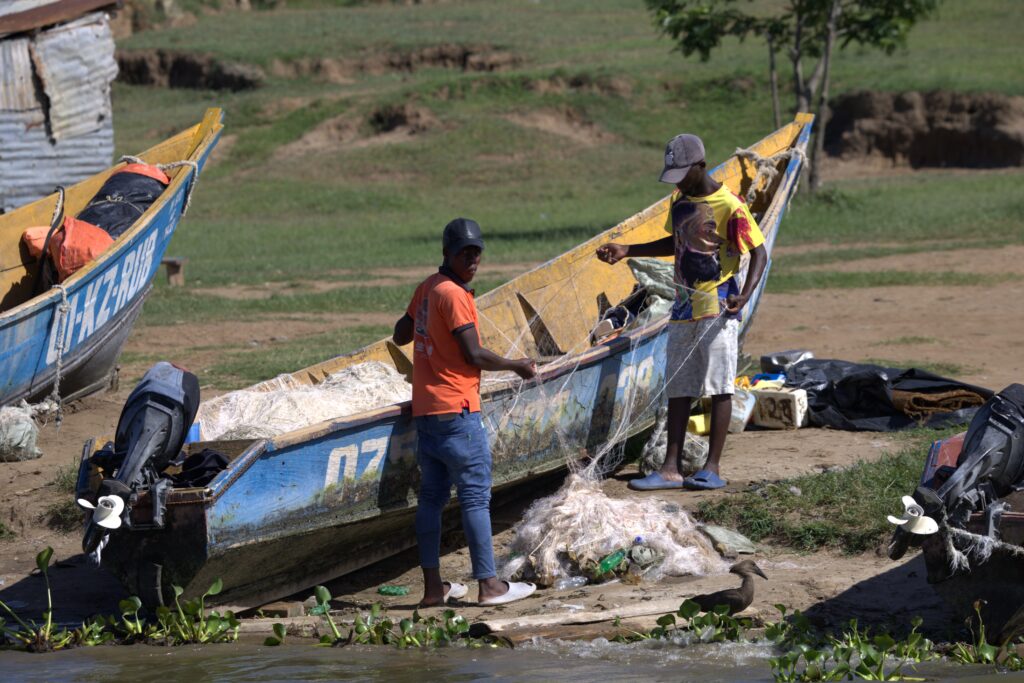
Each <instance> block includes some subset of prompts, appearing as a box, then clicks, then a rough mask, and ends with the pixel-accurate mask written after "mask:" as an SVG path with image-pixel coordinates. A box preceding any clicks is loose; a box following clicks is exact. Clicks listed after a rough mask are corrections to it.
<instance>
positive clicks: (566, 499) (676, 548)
mask: <svg viewBox="0 0 1024 683" xmlns="http://www.w3.org/2000/svg"><path fill="white" fill-rule="evenodd" d="M638 540H639V543H638V542H637V541H638ZM638 547H644V548H648V549H649V550H650V551H653V553H650V552H649V553H648V554H647V555H648V558H649V562H646V563H645V562H644V560H640V559H639V558H635V557H631V555H635V554H636V553H635V552H630V553H627V555H626V557H624V558H623V560H622V562H620V563H616V569H619V568H621V569H622V570H623V571H630V570H629V566H630V565H633V564H635V565H637V568H638V571H636V572H633V571H630V573H632V574H633V575H634V576H639V575H641V573H646V574H643V575H645V577H646V578H653V577H654V576H657V575H658V574H668V575H672V576H684V575H698V576H699V575H704V574H717V573H721V572H724V571H726V570H727V569H728V564H727V563H725V562H724V561H723V560H722V559H721V557H720V556H719V555H718V553H717V552H716V551H715V549H714V547H712V545H711V542H710V541H709V540H708V539H707V537H706V536H705V535H704V534H703V533H702V532H701V531H700V530H699V529H698V528H697V525H696V524H694V522H693V520H692V519H691V518H690V516H689V515H688V514H686V511H685V510H682V509H680V507H679V506H678V505H676V504H674V503H667V502H665V501H662V500H658V499H654V498H643V499H642V500H638V499H631V498H626V499H617V498H609V497H608V496H607V495H605V493H604V492H603V491H602V490H601V483H600V481H599V480H597V479H594V478H590V477H586V476H583V475H581V474H571V475H570V476H569V478H568V480H567V481H566V483H565V484H564V485H563V486H562V488H561V490H559V491H558V492H557V493H555V494H554V495H552V496H549V497H547V498H542V499H541V500H538V501H537V502H535V503H534V504H533V505H531V506H530V508H529V509H528V510H527V511H526V514H525V515H524V516H523V519H522V521H521V522H520V523H519V525H518V526H517V527H516V536H515V540H514V541H513V542H512V547H511V551H512V555H513V557H514V559H512V560H511V561H510V562H508V563H507V564H506V565H505V567H504V571H503V575H504V576H506V577H512V576H518V577H523V578H528V579H531V580H535V581H536V582H537V583H539V584H541V585H544V586H550V585H552V584H554V583H555V581H557V580H558V579H559V578H562V577H570V576H587V577H589V578H591V579H594V580H600V579H602V578H610V576H604V577H602V573H603V572H601V571H600V570H599V569H597V567H599V565H600V563H601V560H602V559H604V558H606V557H608V556H609V555H612V554H613V553H615V552H616V551H618V550H623V549H627V548H629V549H631V550H632V549H635V548H638ZM658 560H660V562H659V561H658ZM644 564H647V566H644ZM613 573H620V572H616V571H614V570H613Z"/></svg>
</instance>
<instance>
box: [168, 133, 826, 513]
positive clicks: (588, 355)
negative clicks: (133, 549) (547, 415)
mask: <svg viewBox="0 0 1024 683" xmlns="http://www.w3.org/2000/svg"><path fill="white" fill-rule="evenodd" d="M813 121H814V117H813V115H797V117H796V118H794V120H793V121H792V122H791V123H790V124H787V125H793V124H800V126H801V129H800V131H799V132H797V133H796V134H795V135H794V136H793V141H792V143H791V144H790V145H789V147H788V148H787V149H795V148H806V146H807V144H808V141H809V138H810V131H811V124H812V123H813ZM778 130H782V128H780V129H778ZM778 130H776V131H774V132H773V133H772V134H774V133H777V132H778ZM768 137H771V135H769V136H766V137H765V138H763V139H762V140H765V139H768ZM734 158H736V155H735V154H733V155H730V156H729V157H728V158H726V159H725V160H724V161H722V162H721V164H719V165H718V166H716V167H715V170H717V169H718V168H721V167H723V166H725V164H727V163H729V161H731V160H732V159H734ZM803 164H804V160H803V158H801V156H798V155H793V156H791V157H790V159H789V161H788V163H787V165H786V168H785V170H784V171H783V173H784V176H783V178H782V181H781V182H780V184H779V186H778V187H777V188H776V190H775V195H774V196H773V197H772V200H771V202H770V203H769V205H768V208H767V209H766V210H765V215H769V214H770V212H771V211H772V209H773V208H775V207H776V205H777V204H778V203H780V202H781V204H782V210H779V211H778V212H776V214H775V215H774V216H772V217H771V221H772V222H771V226H772V228H773V229H774V228H777V227H778V226H779V224H781V222H782V218H783V217H784V215H785V205H788V203H789V201H790V199H791V197H792V195H793V192H794V190H795V188H796V181H797V180H798V179H799V170H800V168H801V167H802V166H803ZM788 178H792V180H787V179H788ZM787 182H788V183H789V185H790V186H789V187H788V188H787V187H785V186H784V184H783V183H787ZM670 196H671V195H668V196H666V197H663V198H662V199H660V200H658V201H657V202H655V203H654V204H652V205H651V206H649V207H647V208H646V209H644V210H643V211H641V212H639V213H637V214H634V215H633V216H631V217H629V218H627V219H625V220H624V221H623V222H622V223H619V224H617V225H615V226H613V227H612V228H609V229H608V230H605V231H603V232H601V233H599V234H598V235H595V236H594V237H592V238H590V239H589V240H587V241H586V242H583V243H582V244H580V245H578V246H577V247H575V248H573V249H570V250H569V251H567V252H564V253H563V254H560V255H559V256H556V257H554V258H552V259H550V260H549V261H547V262H545V263H543V264H541V265H539V266H537V267H535V268H533V269H531V270H530V271H527V272H528V273H530V272H533V271H536V270H539V269H541V268H544V267H546V266H548V265H550V264H551V263H553V262H555V261H557V260H558V259H559V258H562V257H564V256H567V255H569V254H572V253H574V252H576V251H580V250H582V249H583V248H585V247H588V245H590V243H592V242H594V241H597V240H600V239H602V238H605V239H606V238H607V236H608V233H610V232H611V231H614V230H616V229H618V228H620V227H622V226H623V224H624V223H626V222H627V221H633V220H634V219H638V218H639V217H644V218H645V219H646V218H649V217H650V216H649V215H648V214H649V213H650V212H651V211H656V210H658V209H659V208H660V207H662V206H663V205H664V203H665V201H666V199H668V197H670ZM661 212H662V213H663V212H664V210H662V211H661ZM773 243H774V239H773ZM769 260H770V256H769ZM525 274H526V273H523V274H520V275H518V276H516V278H515V279H518V278H519V277H522V276H523V275H525ZM515 279H513V280H510V281H509V282H507V283H504V284H503V285H501V287H504V286H508V285H511V284H513V283H514V282H515ZM766 279H767V278H765V279H764V280H762V282H761V285H760V287H759V289H760V290H761V291H762V292H763V289H764V286H765V280H766ZM493 291H497V288H496V289H495V290H492V292H493ZM488 294H491V292H488ZM485 296H487V295H485ZM759 297H760V294H759V295H758V298H759ZM481 298H483V297H481ZM750 317H751V318H752V317H753V316H752V315H751V316H750ZM669 324H670V321H669V320H668V317H667V316H666V317H664V318H661V319H660V320H656V321H652V322H651V323H648V324H647V325H644V326H643V327H639V328H636V329H634V330H630V331H628V332H626V333H624V334H621V335H618V336H616V337H615V338H613V339H610V340H608V341H607V342H604V343H602V344H600V345H598V346H593V347H591V348H589V349H587V350H585V351H583V352H582V353H580V354H579V355H578V356H575V357H573V358H574V362H571V363H563V364H560V365H558V366H556V367H552V368H550V372H549V373H545V372H544V371H543V370H542V371H541V373H539V374H540V376H541V380H540V382H541V383H542V384H543V383H546V382H550V381H551V380H554V379H557V378H558V377H561V376H563V375H565V374H567V373H570V372H575V371H577V370H579V369H582V368H583V367H590V366H592V365H594V364H595V363H596V362H598V361H603V360H604V359H605V358H607V357H608V356H610V355H613V354H614V353H617V352H619V351H620V350H621V349H622V347H629V346H633V345H634V344H639V343H642V342H643V341H644V340H645V339H647V338H653V337H655V336H656V335H657V334H660V333H661V331H662V328H663V327H665V326H667V325H669ZM516 387H517V380H514V379H509V380H507V381H504V382H496V383H494V384H492V385H490V386H489V387H487V388H486V389H484V390H483V391H481V402H484V401H485V399H489V398H494V397H497V396H500V395H501V394H502V393H503V392H508V391H511V390H513V389H514V388H516ZM411 410H412V401H411V400H407V401H402V402H399V403H393V404H390V405H388V406H383V407H380V408H375V409H373V410H369V411H365V412H362V413H357V414H355V415H351V416H344V417H340V418H336V419H332V420H326V421H323V422H318V423H315V424H312V425H309V426H306V427H303V428H301V429H297V430H293V431H291V432H287V433H285V434H281V435H278V436H275V437H271V438H263V439H257V440H255V441H254V442H253V443H252V444H250V445H249V446H248V447H247V448H246V449H245V450H244V451H242V453H241V454H239V456H238V457H237V458H235V460H234V461H232V462H231V464H230V465H229V466H228V468H227V469H226V470H224V474H225V475H226V476H225V477H224V479H223V480H220V481H218V479H220V476H219V475H218V477H216V478H215V479H214V480H213V481H211V482H210V484H209V485H208V486H207V488H206V489H205V491H204V495H203V496H202V497H201V498H200V499H199V500H195V501H192V502H202V503H204V504H213V503H214V502H216V501H217V500H218V499H219V498H220V497H221V496H222V495H223V494H224V493H225V492H226V491H227V490H228V489H230V488H231V486H232V484H234V482H235V481H237V480H238V479H239V478H240V477H241V476H242V475H243V474H244V473H245V472H246V471H247V470H248V469H249V467H251V466H252V464H253V463H254V462H255V461H256V460H257V459H258V458H259V457H261V456H262V455H264V454H266V453H272V452H275V451H278V450H283V449H285V448H290V447H293V446H297V445H300V444H302V443H307V442H310V441H315V440H317V439H322V438H325V437H327V436H329V435H331V434H335V433H338V432H344V431H349V430H352V429H355V428H358V427H361V426H364V425H366V424H370V423H374V422H378V421H383V420H387V419H391V418H400V417H401V416H402V415H403V414H408V413H409V412H411ZM175 495H176V492H175V491H174V490H172V491H171V492H170V494H169V495H168V502H170V500H171V498H173V497H175Z"/></svg>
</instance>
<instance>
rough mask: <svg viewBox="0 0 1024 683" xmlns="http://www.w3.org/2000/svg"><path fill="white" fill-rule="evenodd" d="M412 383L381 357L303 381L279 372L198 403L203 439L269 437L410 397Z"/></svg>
mask: <svg viewBox="0 0 1024 683" xmlns="http://www.w3.org/2000/svg"><path fill="white" fill-rule="evenodd" d="M411 397H412V385H411V384H409V383H408V382H406V381H405V377H404V376H403V375H401V374H399V373H398V372H397V371H396V370H395V369H394V368H392V367H391V366H389V365H385V364H384V363H381V362H379V361H370V362H367V363H359V364H358V365H353V366H352V367H350V368H345V369H344V370H342V371H340V372H336V373H334V374H333V375H330V376H328V377H326V378H325V379H324V380H323V381H321V382H320V383H319V384H304V383H302V382H300V381H298V380H297V379H295V378H294V377H292V376H291V375H280V376H278V377H275V378H274V379H271V380H267V381H266V382H261V383H260V384H257V385H255V386H253V387H250V388H248V389H242V390H240V391H233V392H231V393H228V394H224V395H223V396H218V397H217V398H215V399H212V400H210V401H206V402H205V403H203V404H202V405H201V406H199V414H198V415H197V416H196V421H197V422H198V424H199V429H200V434H201V436H202V440H204V441H212V440H215V439H266V438H271V437H274V436H277V435H278V434H285V433H287V432H291V431H294V430H296V429H301V428H303V427H307V426H309V425H312V424H316V423H318V422H323V421H325V420H331V419H337V418H339V417H345V416H347V415H355V414H356V413H361V412H364V411H367V410H372V409H374V408H381V407H384V406H387V405H391V404H392V403H399V402H401V401H408V400H409V399H410V398H411Z"/></svg>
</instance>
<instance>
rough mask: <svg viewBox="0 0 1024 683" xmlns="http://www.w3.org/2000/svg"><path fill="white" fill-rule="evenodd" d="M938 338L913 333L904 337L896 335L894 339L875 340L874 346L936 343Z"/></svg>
mask: <svg viewBox="0 0 1024 683" xmlns="http://www.w3.org/2000/svg"><path fill="white" fill-rule="evenodd" d="M938 343H939V340H938V339H936V338H935V337H918V336H914V335H910V336H906V337H896V338H895V339H883V340H882V341H880V342H877V343H876V344H875V346H913V345H916V344H938Z"/></svg>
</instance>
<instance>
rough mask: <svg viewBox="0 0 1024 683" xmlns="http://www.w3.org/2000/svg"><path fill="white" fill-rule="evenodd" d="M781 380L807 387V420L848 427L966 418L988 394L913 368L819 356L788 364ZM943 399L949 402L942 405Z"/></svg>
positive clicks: (881, 428) (884, 428)
mask: <svg viewBox="0 0 1024 683" xmlns="http://www.w3.org/2000/svg"><path fill="white" fill-rule="evenodd" d="M786 386H787V387H793V388H800V389H804V390H806V391H807V405H808V413H809V415H808V421H809V423H810V424H811V425H812V426H814V427H832V428H834V429H845V430H848V431H875V432H891V431H897V430H900V429H907V428H908V427H917V426H926V427H944V426H947V425H954V424H965V423H967V422H970V420H971V418H972V417H973V416H974V413H975V412H976V411H977V410H978V407H979V406H980V405H981V404H983V403H984V402H985V401H986V400H988V399H989V398H990V397H991V396H992V394H993V392H992V391H991V390H990V389H985V388H983V387H977V386H973V385H970V384H965V383H963V382H958V381H956V380H954V379H949V378H946V377H941V376H939V375H936V374H934V373H931V372H927V371H925V370H920V369H917V368H910V369H902V368H886V367H882V366H880V365H870V364H866V363H851V362H848V361H843V360H827V359H818V358H811V359H808V360H803V361H800V362H799V363H795V364H793V365H792V366H790V367H789V369H788V370H787V371H786ZM922 405H924V406H927V407H926V408H923V409H922V408H920V407H919V406H922ZM943 405H949V406H954V408H953V409H950V410H943V408H942V406H943Z"/></svg>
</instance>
